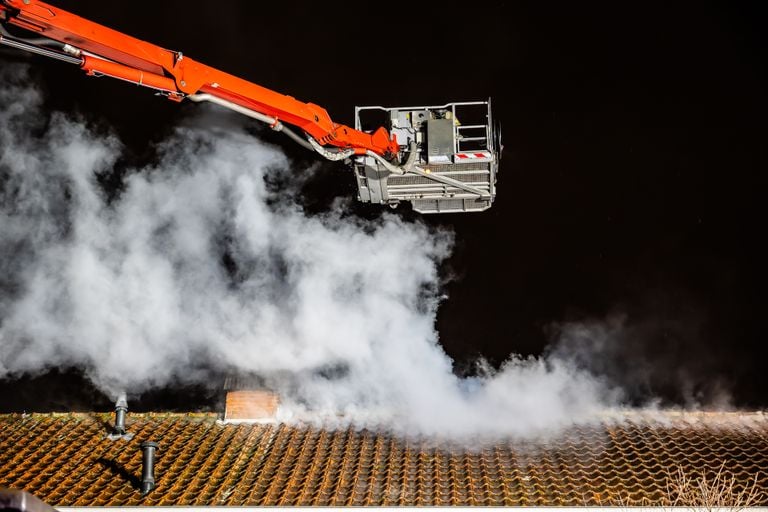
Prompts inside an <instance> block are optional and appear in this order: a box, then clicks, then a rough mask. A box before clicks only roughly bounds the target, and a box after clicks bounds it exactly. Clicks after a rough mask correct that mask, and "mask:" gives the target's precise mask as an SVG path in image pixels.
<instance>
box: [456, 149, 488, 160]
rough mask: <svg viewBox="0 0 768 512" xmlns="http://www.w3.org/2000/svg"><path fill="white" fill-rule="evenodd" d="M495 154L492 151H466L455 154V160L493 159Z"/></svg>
mask: <svg viewBox="0 0 768 512" xmlns="http://www.w3.org/2000/svg"><path fill="white" fill-rule="evenodd" d="M492 159H493V155H492V154H491V152H490V151H465V152H462V153H456V154H455V155H453V161H454V162H468V161H472V160H492Z"/></svg>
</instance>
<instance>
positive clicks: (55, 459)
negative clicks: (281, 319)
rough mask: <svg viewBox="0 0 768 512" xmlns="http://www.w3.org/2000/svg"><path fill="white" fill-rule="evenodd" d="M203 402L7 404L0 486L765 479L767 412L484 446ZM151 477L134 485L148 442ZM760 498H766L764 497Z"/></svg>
mask: <svg viewBox="0 0 768 512" xmlns="http://www.w3.org/2000/svg"><path fill="white" fill-rule="evenodd" d="M216 418H217V417H216V416H214V415H207V414H200V415H194V414H188V415H183V414H161V415H158V414H149V415H141V414H130V415H129V419H128V428H129V431H130V432H132V433H134V434H135V436H134V437H133V439H131V440H129V441H125V440H120V441H110V440H108V439H106V438H105V433H106V432H107V428H108V424H109V422H110V421H111V416H110V415H108V414H90V415H88V414H60V415H52V414H46V415H39V414H32V415H0V487H11V488H17V489H24V490H27V491H29V492H31V493H33V494H35V495H37V496H38V497H40V498H41V499H43V500H45V501H47V502H48V503H50V504H52V505H54V506H87V505H277V504H280V505H294V504H295V505H396V504H405V505H421V504H423V505H428V504H436V505H450V504H457V505H475V504H476V505H588V504H611V503H615V500H621V502H622V503H630V502H633V501H634V502H640V501H646V502H648V501H655V502H658V501H659V500H662V499H663V498H664V496H665V494H666V490H667V477H668V474H670V471H676V470H677V468H678V467H682V468H683V469H684V470H685V471H686V473H688V474H689V475H691V476H696V475H700V474H702V472H705V473H709V474H710V475H711V474H712V473H713V472H717V471H718V470H719V469H721V466H722V467H723V470H724V471H725V472H726V474H728V475H734V476H735V478H736V482H737V484H736V485H737V489H740V488H742V487H744V486H748V485H750V484H751V483H752V482H754V481H755V478H757V485H758V486H759V487H760V488H762V489H763V490H766V489H768V416H765V415H763V414H750V415H740V414H735V413H734V414H724V413H718V414H712V415H706V414H683V415H678V416H676V415H667V416H665V417H663V418H661V419H659V418H652V419H651V418H648V417H645V416H633V415H629V416H623V417H621V418H618V419H613V420H604V421H602V422H601V423H599V424H597V425H595V426H591V427H584V426H582V427H573V428H572V429H570V430H569V431H567V432H566V433H564V434H563V435H561V436H559V437H557V438H554V439H551V440H550V441H540V442H522V441H509V442H505V443H500V444H496V445H493V446H488V447H485V448H483V449H479V450H476V451H472V450H467V449H463V448H458V447H455V446H449V445H447V444H444V445H441V444H439V443H438V444H435V443H434V442H427V441H407V440H404V439H401V438H397V437H393V436H391V435H387V434H380V433H375V432H370V431H365V430H363V431H359V430H354V429H348V430H340V431H329V430H323V429H318V428H313V427H291V426H286V425H248V424H238V425H234V424H222V423H221V422H218V421H216ZM146 440H154V441H157V442H159V443H160V451H159V453H158V458H157V464H156V470H157V473H156V477H157V487H156V488H155V490H153V491H152V492H151V493H150V494H149V495H147V496H146V497H142V496H141V495H140V493H139V492H138V490H137V486H138V483H139V478H140V476H141V453H140V450H139V444H140V443H141V442H142V441H146ZM761 501H763V502H764V501H765V499H763V500H761Z"/></svg>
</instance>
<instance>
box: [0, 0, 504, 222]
mask: <svg viewBox="0 0 768 512" xmlns="http://www.w3.org/2000/svg"><path fill="white" fill-rule="evenodd" d="M9 29H11V30H12V32H13V33H11V32H10V31H9ZM17 32H20V33H21V35H19V34H18V33H17ZM0 44H2V45H5V46H10V47H13V48H17V49H20V50H25V51H28V52H31V53H35V54H38V55H43V56H46V57H50V58H54V59H57V60H60V61H63V62H67V63H70V64H74V65H77V66H79V67H80V68H81V69H82V70H83V71H85V72H86V73H87V74H88V75H91V76H109V77H113V78H117V79H120V80H125V81H127V82H131V83H134V84H137V85H140V86H143V87H147V88H150V89H154V90H156V91H158V93H159V94H161V95H164V96H166V97H167V98H168V99H170V100H173V101H183V100H185V99H186V100H190V101H194V102H210V103H215V104H217V105H220V106H222V107H225V108H228V109H230V110H234V111H236V112H239V113H240V114H243V115H246V116H249V117H252V118H254V119H257V120H259V121H262V122H264V123H266V124H267V125H269V126H270V127H271V128H272V129H273V130H276V131H282V132H283V133H285V134H286V135H288V136H289V137H290V138H292V139H293V140H295V141H296V142H298V143H299V144H301V145H303V146H304V147H306V148H307V149H309V150H312V151H314V152H316V153H318V154H320V155H321V156H323V157H325V158H327V159H328V160H345V161H347V162H348V163H349V164H350V165H351V168H352V170H353V172H354V175H355V179H356V181H357V187H358V199H359V200H360V201H363V202H371V203H378V204H387V205H390V206H392V207H395V206H397V205H398V204H400V203H401V202H410V203H411V204H412V206H413V209H414V210H416V211H418V212H422V213H453V212H480V211H484V210H487V209H488V208H490V207H491V204H492V203H493V201H494V198H495V196H496V173H497V170H498V165H499V157H500V154H501V138H500V134H499V133H498V130H497V129H496V127H495V126H494V124H493V122H492V118H491V103H490V99H489V100H488V101H473V102H455V103H446V104H444V105H436V106H419V107H414V106H411V107H394V108H387V107H381V106H370V107H355V125H354V128H353V127H350V126H345V125H343V124H338V123H335V122H333V120H332V119H331V118H330V116H329V115H328V112H326V111H325V109H323V108H322V107H320V106H318V105H315V104H314V103H304V102H301V101H299V100H297V99H295V98H293V97H291V96H286V95H284V94H280V93H278V92H275V91H272V90H270V89H267V88H266V87H262V86H260V85H257V84H254V83H251V82H249V81H247V80H243V79H242V78H238V77H236V76H233V75H230V74H228V73H225V72H223V71H219V70H217V69H214V68H212V67H210V66H206V65H205V64H202V63H200V62H197V61H195V60H194V59H191V58H189V57H187V56H186V55H183V54H182V53H181V52H176V51H171V50H166V49H165V48H161V47H159V46H156V45H154V44H151V43H147V42H145V41H141V40H139V39H136V38H134V37H131V36H128V35H125V34H122V33H120V32H118V31H116V30H112V29H110V28H108V27H105V26H102V25H99V24H98V23H94V22H92V21H88V20H86V19H83V18H81V17H79V16H76V15H74V14H71V13H69V12H66V11H64V10H62V9H59V8H57V7H54V6H52V5H50V4H47V3H45V2H41V1H39V0H0ZM369 114H378V115H381V114H384V115H385V116H386V119H387V124H386V126H381V127H378V128H377V129H375V130H373V131H371V132H368V131H364V129H363V125H364V124H365V125H366V126H368V125H369V123H368V122H363V120H362V118H363V117H364V116H366V115H369ZM459 117H461V119H462V120H463V121H464V124H462V123H461V122H459ZM289 126H290V127H297V128H299V129H300V130H301V131H302V133H297V132H294V131H293V129H292V128H290V127H289ZM374 126H377V125H374Z"/></svg>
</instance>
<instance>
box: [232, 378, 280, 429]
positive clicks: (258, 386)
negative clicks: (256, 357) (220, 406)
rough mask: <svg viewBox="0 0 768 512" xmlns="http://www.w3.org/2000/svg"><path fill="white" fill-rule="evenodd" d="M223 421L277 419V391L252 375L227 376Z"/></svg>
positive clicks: (259, 421) (264, 421) (266, 421)
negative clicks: (268, 387)
mask: <svg viewBox="0 0 768 512" xmlns="http://www.w3.org/2000/svg"><path fill="white" fill-rule="evenodd" d="M224 389H225V391H226V393H227V396H226V401H225V409H224V421H231V422H254V423H262V422H263V423H269V422H273V421H277V408H278V405H279V403H280V400H279V399H278V396H277V393H275V392H274V391H272V390H270V389H267V388H266V387H265V386H264V384H263V382H262V380H261V379H259V378H254V377H236V378H235V377H231V378H228V379H227V381H226V383H225V385H224Z"/></svg>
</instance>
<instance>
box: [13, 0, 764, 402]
mask: <svg viewBox="0 0 768 512" xmlns="http://www.w3.org/2000/svg"><path fill="white" fill-rule="evenodd" d="M52 3H54V4H55V5H57V6H61V7H62V8H65V9H67V10H70V11H72V12H74V13H77V14H79V15H81V16H84V17H86V18H89V19H91V20H93V21H97V22H100V23H102V24H105V25H108V26H110V27H112V28H115V29H118V30H120V31H123V32H126V33H128V34H131V35H134V36H136V37H139V38H142V39H145V40H148V41H150V42H153V43H156V44H159V45H162V46H164V47H167V48H172V49H175V50H182V51H183V52H184V53H185V54H187V55H189V56H191V57H193V58H195V59H197V60H200V61H202V62H205V63H206V64H209V65H212V66H215V67H218V68H220V69H222V70H225V71H228V72H230V73H233V74H236V75H239V76H241V77H243V78H246V79H248V80H251V81H253V82H256V83H259V84H261V85H264V86H266V87H269V88H271V89H274V90H277V91H280V92H283V93H285V94H290V95H292V96H295V97H296V98H299V99H301V100H304V101H312V102H314V103H317V104H320V105H322V106H324V107H325V108H326V109H327V110H328V111H329V112H330V114H331V115H332V117H333V118H334V119H335V120H336V121H338V122H343V123H351V122H352V114H353V107H354V106H355V105H369V104H381V105H388V106H397V105H418V104H441V103H444V102H449V101H461V100H475V99H484V98H485V97H488V96H491V97H492V98H493V104H494V115H495V116H496V118H497V119H498V120H500V122H501V125H502V131H503V137H504V145H505V149H504V155H503V160H502V165H501V169H500V175H499V184H498V187H499V188H498V197H497V202H496V204H495V205H494V207H493V208H492V209H491V210H490V211H488V212H485V213H482V214H471V215H470V214H466V215H448V216H430V217H425V218H424V221H425V222H427V223H429V224H431V225H436V226H437V225H440V226H446V227H450V228H451V229H453V230H454V231H455V233H456V243H457V246H456V249H455V253H454V256H453V257H452V258H451V260H450V261H449V262H448V264H447V265H446V267H445V273H446V277H449V276H450V277H451V280H450V282H449V283H448V284H447V286H446V290H445V291H446V294H447V295H448V299H447V300H446V301H445V302H444V303H443V305H442V307H441V309H440V313H439V317H438V326H437V327H438V330H439V332H440V339H441V343H442V344H443V346H444V348H445V350H446V351H447V352H448V353H449V354H450V355H451V356H452V357H453V358H454V359H455V361H456V371H457V372H464V371H468V368H469V367H470V362H471V361H473V360H474V359H475V358H476V357H477V356H484V357H486V358H488V359H489V360H490V361H491V362H492V363H495V364H499V363H501V362H502V361H503V360H504V359H506V358H507V357H508V356H509V354H511V353H519V354H524V355H528V354H541V353H542V351H543V350H544V349H545V346H546V345H547V343H548V341H549V340H550V339H551V337H552V336H553V331H554V330H555V327H554V326H555V325H556V324H558V323H563V322H569V321H574V322H577V321H590V320H594V321H606V320H608V319H615V318H618V317H622V318H624V324H625V327H626V329H625V334H624V335H622V336H621V337H620V339H618V340H615V343H616V346H614V347H612V348H611V349H610V350H609V353H608V354H604V355H603V356H602V357H603V358H604V359H609V360H610V361H612V362H613V364H611V365H609V366H610V367H611V368H613V370H612V371H613V373H614V374H613V375H611V376H612V378H614V379H616V380H617V381H619V382H622V383H623V384H625V385H627V386H628V387H629V391H630V395H631V397H632V398H633V399H635V400H637V401H642V400H643V399H647V398H648V397H650V396H657V397H662V398H663V399H664V400H665V401H666V403H680V402H681V401H682V395H683V391H682V390H681V389H680V386H681V379H682V378H683V377H685V380H686V381H687V382H688V383H689V384H690V385H691V386H693V389H692V390H691V389H688V390H687V391H686V392H691V393H693V394H694V395H696V396H699V397H701V399H702V400H704V401H706V400H707V399H708V398H711V397H710V396H709V394H710V393H711V391H712V386H713V383H715V382H717V383H718V385H720V386H724V387H725V388H726V389H728V390H729V392H730V394H731V395H732V398H733V403H734V404H735V405H736V406H742V407H750V408H754V407H765V406H767V405H768V379H765V378H764V373H765V367H766V356H768V349H766V343H765V339H766V336H765V334H764V321H765V320H764V319H765V316H764V315H766V304H767V301H766V299H765V293H766V288H767V287H768V279H766V277H767V274H768V272H767V271H766V261H768V254H767V253H766V249H765V244H764V238H765V221H766V218H767V217H768V216H766V214H765V200H764V197H763V196H764V194H765V193H766V185H768V179H767V178H766V170H768V154H767V151H766V140H767V139H766V136H767V135H768V130H766V126H767V125H768V121H767V120H768V108H767V107H768V100H767V99H766V85H768V59H767V58H766V55H768V54H767V53H766V50H767V49H768V48H767V45H766V39H765V37H766V36H765V34H766V32H765V28H764V27H765V23H766V21H768V18H767V17H766V5H764V4H763V3H761V2H755V3H754V4H748V3H741V4H737V3H730V2H728V3H723V4H721V5H720V6H719V7H711V6H707V5H705V3H704V2H697V3H691V4H690V5H688V6H684V5H680V4H679V3H677V2H674V3H672V2H658V3H656V2H651V3H644V2H643V3H618V4H617V3H609V2H597V3H588V5H584V3H583V2H563V3H562V4H557V3H552V2H526V3H518V2H500V1H499V2H480V3H477V2H474V3H465V4H464V5H465V8H464V9H463V10H456V9H454V8H453V7H448V6H447V4H446V5H442V6H436V5H433V4H432V3H426V2H410V3H404V4H403V3H360V2H355V3H347V2H342V3H328V2H295V1H282V2H252V1H248V0H237V1H235V0H232V1H227V2H221V3H219V4H216V3H210V2H183V1H180V0H168V1H164V2H151V1H147V0H135V1H131V2H103V1H96V0H78V1H74V0H58V1H56V0H53V1H52ZM361 5H364V7H361ZM401 8H402V9H403V10H401ZM361 9H362V10H361ZM11 60H14V61H19V60H22V61H28V62H30V63H32V64H33V65H34V69H35V73H36V77H37V79H38V80H39V81H40V83H41V84H42V87H43V88H44V90H45V92H46V95H47V101H48V102H49V106H50V108H51V109H56V110H61V111H65V112H68V113H73V114H77V115H79V116H81V117H83V118H84V119H86V120H88V121H89V122H90V123H92V124H94V125H95V126H101V127H103V128H104V130H112V131H114V132H115V133H117V134H118V135H119V137H120V138H121V139H122V140H123V141H124V143H125V144H126V145H127V147H128V150H129V151H128V152H127V153H126V157H125V159H124V161H123V162H121V165H122V166H124V167H126V168H128V167H130V166H134V165H137V164H140V163H142V162H147V161H150V160H151V159H152V157H153V149H152V143H153V142H154V141H157V140H160V139H162V137H163V136H164V135H166V134H168V133H169V132H170V130H171V129H172V128H173V126H174V125H175V124H176V123H178V122H179V120H180V119H182V118H183V117H184V116H187V115H188V114H189V113H190V110H192V109H195V108H196V106H195V105H187V104H184V105H178V104H175V103H172V102H168V101H165V100H163V99H161V98H156V97H154V96H153V94H152V93H151V92H148V91H142V90H139V89H137V88H135V87H134V86H131V85H128V84H124V83H120V82H116V81H110V80H108V79H99V80H96V79H91V78H87V77H85V76H84V75H83V74H82V73H81V72H80V71H79V70H78V69H77V68H75V67H71V66H67V65H66V64H62V63H57V62H48V61H45V60H43V59H42V58H38V57H26V56H22V55H19V54H18V53H12V52H10V51H6V50H2V53H0V63H2V62H9V61H11ZM0 65H1V64H0ZM267 137H269V140H270V142H274V143H277V144H281V145H282V146H284V147H285V150H286V151H287V152H288V153H289V155H291V157H293V158H294V159H296V160H298V161H304V162H310V161H313V160H315V158H314V157H313V156H312V155H310V154H308V153H307V152H306V151H305V150H303V149H301V148H297V147H294V146H293V145H292V143H291V142H290V141H284V140H283V139H282V138H281V137H278V136H275V135H270V134H268V135H267ZM107 186H109V184H107ZM355 193H356V188H355V184H354V180H353V178H352V176H351V175H350V174H349V171H348V170H347V169H346V168H345V167H344V166H343V165H341V164H330V163H323V164H322V165H321V166H320V167H319V169H318V171H317V176H316V178H315V179H313V180H311V181H310V182H309V183H308V184H307V185H306V190H305V195H306V197H307V201H308V204H309V207H310V208H312V209H317V210H322V209H323V208H324V207H325V206H327V205H328V204H330V202H331V201H332V199H333V197H335V196H338V195H348V196H354V195H355ZM355 209H356V213H357V214H359V215H362V216H370V217H374V216H376V215H378V214H379V212H380V211H381V207H377V206H364V205H358V206H355ZM402 214H403V215H405V216H407V217H409V218H410V217H414V216H415V214H413V213H411V212H407V211H404V212H402ZM382 250H386V248H382ZM638 365H643V366H644V367H646V368H651V370H650V378H649V379H648V380H646V381H644V382H642V383H640V382H637V381H636V380H634V377H633V376H632V368H633V367H635V366H638ZM83 386H85V384H84V382H83V381H81V380H79V379H78V378H77V376H76V375H74V376H73V375H71V374H70V375H65V376H61V375H59V374H53V375H48V376H45V377H41V378H37V379H24V380H22V381H21V382H5V383H1V384H0V409H1V410H6V411H8V410H23V409H26V410H30V409H33V408H38V409H39V408H41V407H42V408H43V409H45V408H48V409H56V408H57V407H61V406H63V405H62V404H66V407H74V408H84V409H93V408H104V409H108V408H109V402H108V401H106V400H105V398H104V397H99V396H98V395H97V394H95V392H94V391H92V390H88V389H83ZM41 389H46V390H47V391H46V397H42V398H41V395H40V392H41ZM193 391H194V390H193ZM187 392H191V391H189V390H186V391H183V392H182V393H187ZM196 392H197V393H199V397H197V398H194V399H192V398H189V395H186V396H187V399H186V400H185V401H184V406H185V407H187V408H189V407H190V405H193V406H198V407H205V406H206V404H207V403H209V401H210V400H211V398H210V395H208V394H206V392H205V391H200V390H197V391H196ZM175 393H176V392H174V391H173V390H165V391H162V392H158V393H156V394H152V396H146V397H145V401H144V403H143V404H142V405H143V406H144V407H147V408H151V407H174V406H175V402H174V396H176V394H175ZM192 393H193V395H194V392H192ZM194 400H198V401H199V404H190V401H194Z"/></svg>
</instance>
